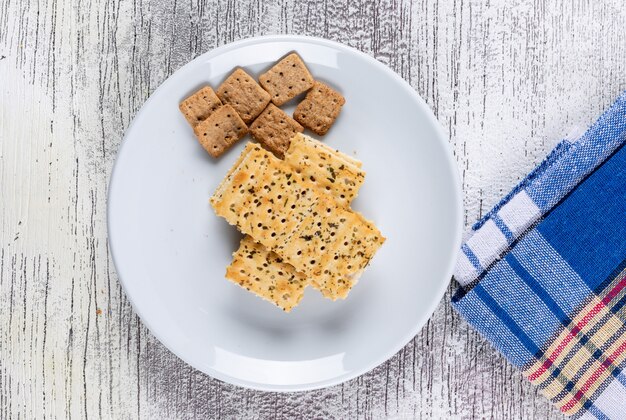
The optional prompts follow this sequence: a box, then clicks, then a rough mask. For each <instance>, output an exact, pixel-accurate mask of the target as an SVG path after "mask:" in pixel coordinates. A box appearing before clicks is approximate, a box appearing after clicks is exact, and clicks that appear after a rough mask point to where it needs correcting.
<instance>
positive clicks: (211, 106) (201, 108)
mask: <svg viewBox="0 0 626 420" xmlns="http://www.w3.org/2000/svg"><path fill="white" fill-rule="evenodd" d="M220 106H222V101H220V98H218V97H217V95H216V94H215V92H214V91H213V89H211V86H205V87H203V88H202V89H200V90H199V91H197V92H196V93H194V94H193V95H191V96H190V97H188V98H187V99H185V100H184V101H182V102H181V103H180V105H179V108H180V112H182V113H183V115H184V116H185V118H186V119H187V121H188V122H189V124H190V125H191V126H192V127H195V126H196V125H198V124H199V123H200V122H202V121H204V120H206V119H207V118H209V115H211V114H212V113H213V112H215V110H216V109H217V108H219V107H220Z"/></svg>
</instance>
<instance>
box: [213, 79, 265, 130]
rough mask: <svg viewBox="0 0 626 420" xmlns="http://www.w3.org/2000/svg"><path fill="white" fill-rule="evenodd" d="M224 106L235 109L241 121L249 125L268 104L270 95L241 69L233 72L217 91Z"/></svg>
mask: <svg viewBox="0 0 626 420" xmlns="http://www.w3.org/2000/svg"><path fill="white" fill-rule="evenodd" d="M217 96H218V97H219V98H220V100H221V101H222V102H223V103H224V104H228V105H230V106H232V107H233V108H235V110H236V111H237V113H238V114H239V116H240V117H241V119H242V120H243V121H244V122H245V123H246V124H250V123H251V122H252V121H254V119H255V118H256V117H257V115H259V114H260V113H261V111H263V110H264V109H265V107H266V106H267V104H268V103H269V102H270V95H269V93H267V92H266V91H265V90H264V89H263V88H262V87H261V86H259V84H258V83H257V82H256V81H255V80H254V79H253V78H252V76H250V75H249V74H248V73H246V72H245V71H243V70H242V69H237V70H235V71H234V72H233V73H232V74H231V75H230V76H228V78H227V79H226V80H225V81H224V83H222V84H221V85H220V87H219V88H218V89H217Z"/></svg>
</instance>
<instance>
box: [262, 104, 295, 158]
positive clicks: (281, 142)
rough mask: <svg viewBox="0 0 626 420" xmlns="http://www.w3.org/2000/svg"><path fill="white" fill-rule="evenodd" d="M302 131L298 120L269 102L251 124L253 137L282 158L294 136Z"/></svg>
mask: <svg viewBox="0 0 626 420" xmlns="http://www.w3.org/2000/svg"><path fill="white" fill-rule="evenodd" d="M302 131H304V128H302V126H301V125H300V124H298V122H297V121H296V120H294V119H293V118H291V117H290V116H289V115H287V114H285V112H284V111H283V110H282V109H280V108H278V107H277V106H276V105H274V104H269V105H268V106H267V108H265V110H264V111H263V112H262V113H261V115H259V116H258V118H257V119H256V120H254V122H253V123H252V125H251V126H250V134H252V137H254V138H255V140H257V141H258V142H259V143H261V144H262V145H263V146H265V147H266V148H267V149H269V150H270V151H272V152H273V153H274V154H275V155H276V156H278V157H280V158H282V157H283V156H284V155H285V152H286V151H287V149H289V144H290V142H291V139H292V137H293V136H295V135H296V134H297V133H301V132H302Z"/></svg>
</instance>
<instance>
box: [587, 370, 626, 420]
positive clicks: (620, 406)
mask: <svg viewBox="0 0 626 420" xmlns="http://www.w3.org/2000/svg"><path fill="white" fill-rule="evenodd" d="M624 395H626V388H624V385H622V384H621V383H619V381H617V380H616V379H613V381H612V382H611V383H610V384H609V386H607V387H606V388H605V389H604V391H602V394H600V396H599V397H598V398H597V399H596V401H595V402H594V405H595V406H596V407H598V409H599V410H600V411H602V412H603V413H604V414H606V415H607V416H608V417H609V418H610V419H626V398H624ZM592 418H593V417H592Z"/></svg>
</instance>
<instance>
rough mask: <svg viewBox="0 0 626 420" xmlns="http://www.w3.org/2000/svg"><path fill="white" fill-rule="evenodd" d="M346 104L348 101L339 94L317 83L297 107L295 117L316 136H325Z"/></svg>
mask: <svg viewBox="0 0 626 420" xmlns="http://www.w3.org/2000/svg"><path fill="white" fill-rule="evenodd" d="M345 103H346V100H345V99H344V97H343V96H341V94H340V93H339V92H337V91H335V90H334V89H332V88H331V87H329V86H327V85H325V84H324V83H321V82H317V81H316V82H315V84H314V85H313V88H312V89H311V90H310V91H309V93H307V94H306V97H305V98H304V100H303V101H302V102H300V103H299V104H298V106H297V107H296V110H295V111H294V113H293V117H294V118H295V120H296V121H298V122H299V123H300V124H302V125H303V126H304V127H306V128H308V129H309V130H311V131H312V132H314V133H315V134H318V135H320V136H323V135H324V134H326V133H327V132H328V130H329V129H330V126H331V125H333V123H334V122H335V119H337V116H338V115H339V112H340V111H341V107H342V106H343V104H345Z"/></svg>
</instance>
